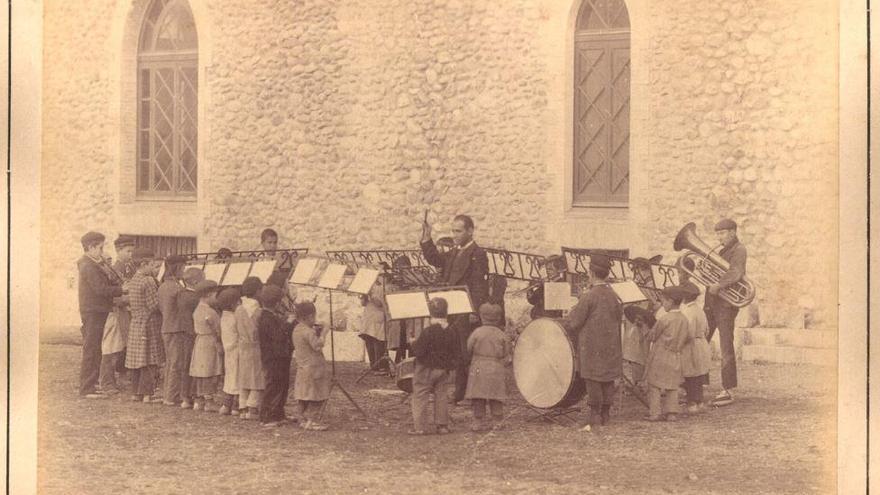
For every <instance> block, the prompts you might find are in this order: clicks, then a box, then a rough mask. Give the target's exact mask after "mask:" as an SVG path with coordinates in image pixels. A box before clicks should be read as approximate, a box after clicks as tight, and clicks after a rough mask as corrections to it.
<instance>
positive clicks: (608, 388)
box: [561, 254, 623, 431]
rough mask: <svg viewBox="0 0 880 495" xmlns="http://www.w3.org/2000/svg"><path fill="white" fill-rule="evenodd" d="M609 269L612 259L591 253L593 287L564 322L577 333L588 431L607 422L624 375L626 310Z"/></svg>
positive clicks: (566, 327)
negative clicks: (617, 384) (622, 328)
mask: <svg viewBox="0 0 880 495" xmlns="http://www.w3.org/2000/svg"><path fill="white" fill-rule="evenodd" d="M610 270H611V260H609V259H608V258H607V257H606V256H603V255H600V254H593V255H591V256H590V267H589V271H590V287H589V289H587V292H586V293H585V294H584V295H583V296H581V297H580V299H579V300H578V302H577V304H575V306H574V307H573V308H572V309H571V312H570V313H569V314H568V316H567V317H566V318H565V319H563V320H562V322H561V323H562V326H563V327H565V330H566V331H567V332H568V333H569V334H570V335H573V336H577V355H578V368H579V370H578V371H579V373H580V376H581V378H583V380H584V385H586V389H587V395H588V401H589V405H590V416H589V418H588V420H587V423H586V425H585V426H584V430H585V431H591V430H592V428H594V427H596V426H598V425H599V424H602V425H604V424H606V423H608V420H609V418H610V416H611V400H612V398H613V396H614V381H615V380H617V379H619V378H620V377H621V376H622V375H623V351H622V349H621V341H620V322H621V319H622V317H623V311H622V310H621V306H620V302H619V301H618V299H617V296H616V295H615V293H614V290H613V289H612V288H611V286H610V285H608V282H607V280H606V279H607V278H608V274H609V272H610Z"/></svg>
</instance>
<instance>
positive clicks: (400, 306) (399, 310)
mask: <svg viewBox="0 0 880 495" xmlns="http://www.w3.org/2000/svg"><path fill="white" fill-rule="evenodd" d="M385 303H386V305H387V306H388V314H389V315H390V316H391V319H392V320H403V319H407V318H424V317H427V316H428V315H430V314H431V313H430V311H428V299H427V297H425V293H424V292H402V293H398V294H385Z"/></svg>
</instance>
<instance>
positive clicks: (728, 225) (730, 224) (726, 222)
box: [715, 218, 736, 231]
mask: <svg viewBox="0 0 880 495" xmlns="http://www.w3.org/2000/svg"><path fill="white" fill-rule="evenodd" d="M715 230H716V231H719V230H736V222H734V221H733V220H731V219H729V218H725V219H723V220H721V221H719V222H718V223H716V224H715Z"/></svg>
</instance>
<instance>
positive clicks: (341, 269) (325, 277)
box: [290, 257, 379, 420]
mask: <svg viewBox="0 0 880 495" xmlns="http://www.w3.org/2000/svg"><path fill="white" fill-rule="evenodd" d="M348 269H349V267H348V265H344V264H341V263H339V262H335V261H333V260H330V259H327V258H313V257H310V258H304V259H301V260H299V261H298V262H297V264H296V267H295V268H294V270H293V273H292V275H291V280H290V281H291V283H293V284H297V285H307V286H311V287H318V288H321V289H326V290H327V296H328V299H329V306H330V328H329V331H330V394H331V397H332V394H333V389H334V388H338V389H339V391H341V392H342V394H343V395H344V396H345V398H346V399H348V401H349V402H351V404H352V405H353V406H354V407H355V409H357V410H358V412H360V413H361V415H363V417H364V418H368V417H369V416H367V413H366V412H364V410H363V409H361V406H360V405H358V403H357V402H355V400H354V398H353V397H352V396H351V394H349V393H348V390H346V389H345V387H343V386H342V384H341V383H340V382H339V380H338V379H337V378H336V340H335V338H334V336H333V326H334V325H333V291H335V290H341V291H344V292H351V293H355V294H362V293H361V292H359V291H361V290H363V287H364V286H366V287H367V290H369V287H372V285H373V283H375V278H376V277H377V276H378V274H379V272H378V270H375V269H372V268H361V269H359V270H358V273H359V272H360V271H363V270H367V273H365V274H364V275H362V276H361V277H358V276H357V274H355V280H352V281H350V282H349V284H347V285H346V284H345V283H344V278H345V274H346V271H347V270H348ZM371 276H372V278H373V280H372V281H370V280H369V279H370V277H371ZM352 286H354V287H352ZM329 402H330V398H328V399H327V400H326V401H324V405H323V406H322V407H321V412H320V413H318V419H319V420H320V419H322V418H323V417H324V411H325V410H326V409H327V404H328V403H329Z"/></svg>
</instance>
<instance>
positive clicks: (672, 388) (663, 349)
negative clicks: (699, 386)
mask: <svg viewBox="0 0 880 495" xmlns="http://www.w3.org/2000/svg"><path fill="white" fill-rule="evenodd" d="M683 297H684V291H683V290H682V289H681V287H678V286H674V287H666V288H664V289H663V290H662V291H661V293H660V302H661V304H663V309H665V310H666V313H665V314H664V315H663V316H661V317H660V318H659V319H658V320H657V323H656V324H655V325H654V329H653V332H652V339H651V340H652V343H651V352H650V353H649V354H648V364H647V365H646V366H645V381H647V382H648V408H649V415H648V416H645V420H647V421H661V420H663V419H666V421H675V420H676V419H677V414H678V386H679V385H680V384H681V381H682V374H681V349H682V347H683V346H684V343H685V341H686V340H687V336H688V321H687V318H685V316H684V315H682V314H681V311H680V310H679V305H680V304H681V300H682V298H683Z"/></svg>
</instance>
